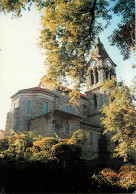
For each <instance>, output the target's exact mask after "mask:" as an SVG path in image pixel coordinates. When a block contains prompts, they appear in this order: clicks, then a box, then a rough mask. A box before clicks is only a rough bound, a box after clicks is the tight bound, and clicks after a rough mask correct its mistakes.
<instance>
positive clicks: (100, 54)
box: [90, 37, 116, 66]
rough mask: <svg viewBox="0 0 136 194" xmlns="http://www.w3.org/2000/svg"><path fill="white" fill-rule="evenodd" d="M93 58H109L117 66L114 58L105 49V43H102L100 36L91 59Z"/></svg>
mask: <svg viewBox="0 0 136 194" xmlns="http://www.w3.org/2000/svg"><path fill="white" fill-rule="evenodd" d="M93 58H103V59H109V60H110V61H111V62H112V63H113V64H114V65H115V66H116V64H115V63H114V62H113V61H112V59H111V58H110V56H109V55H108V53H107V51H106V50H105V48H104V45H103V44H102V43H101V41H100V38H99V37H98V39H97V42H96V44H95V46H94V49H93V51H92V54H91V57H90V60H91V59H93Z"/></svg>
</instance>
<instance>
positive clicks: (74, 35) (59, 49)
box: [0, 0, 111, 90]
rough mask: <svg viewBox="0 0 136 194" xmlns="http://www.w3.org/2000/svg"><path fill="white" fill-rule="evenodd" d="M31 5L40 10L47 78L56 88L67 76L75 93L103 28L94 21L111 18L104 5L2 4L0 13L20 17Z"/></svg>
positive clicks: (66, 0)
mask: <svg viewBox="0 0 136 194" xmlns="http://www.w3.org/2000/svg"><path fill="white" fill-rule="evenodd" d="M32 3H34V4H35V5H36V7H37V8H38V9H40V10H41V9H42V12H41V13H42V26H43V28H42V30H41V36H40V45H41V47H43V48H44V49H45V55H46V60H45V64H46V66H47V76H48V77H49V79H51V80H53V82H55V83H56V84H57V85H60V83H62V81H64V80H65V79H64V78H65V76H69V77H70V78H72V79H73V80H74V83H75V89H76V90H77V88H78V89H79V87H80V84H81V83H83V82H84V80H85V75H86V72H87V68H88V67H87V58H86V57H87V56H88V55H89V52H90V49H91V48H92V45H93V44H94V42H95V39H96V36H97V34H99V32H100V31H101V30H103V28H104V26H103V25H102V24H101V23H99V22H98V19H99V18H102V19H104V20H107V21H108V20H109V19H110V18H111V16H110V15H109V13H108V12H109V9H108V6H109V3H108V1H107V0H102V1H101V0H73V1H71V0H53V1H51V0H45V1H42V0H40V1H39V0H14V1H11V0H6V1H5V0H2V1H1V2H0V9H1V10H3V11H4V12H10V11H11V12H12V13H14V14H15V15H16V16H20V15H21V11H22V10H24V9H27V8H28V9H30V7H31V4H32Z"/></svg>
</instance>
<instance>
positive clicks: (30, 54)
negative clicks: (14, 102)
mask: <svg viewBox="0 0 136 194" xmlns="http://www.w3.org/2000/svg"><path fill="white" fill-rule="evenodd" d="M22 15H23V16H22V17H21V18H18V19H17V18H14V19H12V16H11V14H8V15H4V14H3V13H0V129H5V122H6V115H7V112H9V110H10V105H11V99H10V97H11V96H12V95H13V94H14V93H16V92H17V91H18V90H21V89H25V88H30V87H36V86H38V84H39V82H40V78H41V77H42V76H43V75H44V74H45V67H44V55H43V51H42V50H41V49H40V47H39V46H38V38H39V35H40V29H41V25H40V15H39V13H38V11H36V10H35V9H33V10H32V11H30V12H29V11H25V12H23V13H22ZM117 23H118V18H117V17H114V18H113V21H112V25H111V26H109V27H108V28H107V29H106V30H105V31H104V32H102V33H101V34H100V35H99V37H100V40H101V42H102V43H103V44H104V47H105V49H106V50H107V52H108V54H109V56H110V57H111V59H112V60H113V61H114V63H115V64H117V68H116V72H117V79H118V81H120V80H121V79H122V80H125V83H126V85H131V81H132V79H133V77H134V75H135V72H134V69H132V68H131V65H132V64H134V56H133V53H132V56H131V58H130V59H129V60H126V61H123V57H122V56H121V55H120V51H119V50H118V49H117V47H113V46H110V43H109V42H108V39H107V37H108V36H109V35H110V34H111V33H112V30H113V29H114V27H115V25H116V24H117Z"/></svg>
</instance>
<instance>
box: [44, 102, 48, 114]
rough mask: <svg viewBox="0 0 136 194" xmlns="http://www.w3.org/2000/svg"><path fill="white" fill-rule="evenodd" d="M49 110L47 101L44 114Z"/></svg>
mask: <svg viewBox="0 0 136 194" xmlns="http://www.w3.org/2000/svg"><path fill="white" fill-rule="evenodd" d="M47 112H48V103H47V102H45V103H44V114H46V113H47Z"/></svg>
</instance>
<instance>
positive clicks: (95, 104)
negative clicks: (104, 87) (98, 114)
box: [93, 94, 97, 107]
mask: <svg viewBox="0 0 136 194" xmlns="http://www.w3.org/2000/svg"><path fill="white" fill-rule="evenodd" d="M93 99H94V106H95V107H97V96H96V94H94V96H93Z"/></svg>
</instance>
